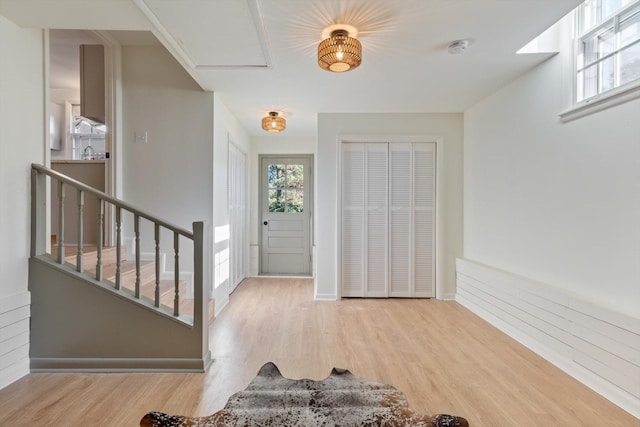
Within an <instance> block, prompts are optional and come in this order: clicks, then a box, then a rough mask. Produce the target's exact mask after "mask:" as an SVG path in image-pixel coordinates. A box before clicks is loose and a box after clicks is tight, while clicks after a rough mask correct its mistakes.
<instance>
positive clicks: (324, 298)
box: [313, 294, 338, 301]
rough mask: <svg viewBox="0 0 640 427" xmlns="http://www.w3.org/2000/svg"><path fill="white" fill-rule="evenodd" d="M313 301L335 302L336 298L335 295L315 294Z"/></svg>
mask: <svg viewBox="0 0 640 427" xmlns="http://www.w3.org/2000/svg"><path fill="white" fill-rule="evenodd" d="M313 299H314V300H316V301H337V300H338V296H337V295H336V294H315V295H314V297H313Z"/></svg>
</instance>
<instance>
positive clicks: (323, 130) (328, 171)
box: [315, 113, 463, 299]
mask: <svg viewBox="0 0 640 427" xmlns="http://www.w3.org/2000/svg"><path fill="white" fill-rule="evenodd" d="M349 134H359V135H362V134H368V135H387V136H438V137H441V138H442V141H443V142H442V146H440V147H438V156H440V160H443V169H444V170H443V171H441V172H442V174H443V181H444V182H441V183H440V184H441V185H442V187H443V188H444V193H445V194H443V195H440V197H441V201H442V203H443V204H444V206H441V207H440V208H441V209H442V212H443V213H444V215H443V218H441V220H442V221H443V222H444V224H441V225H442V227H443V229H444V236H441V237H442V239H443V248H442V249H443V252H444V259H443V260H441V262H442V264H443V270H444V271H438V272H436V274H440V275H442V283H443V294H442V295H439V297H441V298H442V297H444V298H452V297H453V295H454V292H455V259H456V257H458V256H460V255H461V254H462V158H463V153H462V147H463V116H462V114H457V113H452V114H429V113H414V114H319V115H318V141H317V147H316V153H317V155H316V181H315V182H316V204H315V205H316V219H317V220H316V230H315V235H316V254H317V267H316V281H315V296H316V298H321V299H334V298H336V296H337V283H339V281H338V277H337V246H336V245H337V240H338V233H337V229H336V227H337V224H336V223H337V221H336V220H337V209H338V203H337V198H336V195H337V194H338V188H337V174H338V168H337V166H338V155H339V150H340V135H349Z"/></svg>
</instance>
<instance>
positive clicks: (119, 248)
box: [115, 206, 122, 289]
mask: <svg viewBox="0 0 640 427" xmlns="http://www.w3.org/2000/svg"><path fill="white" fill-rule="evenodd" d="M121 215H122V214H121V211H120V206H116V279H115V280H116V289H120V288H121V287H122V284H121V283H120V274H121V273H120V260H121V256H122V254H121V251H122V218H121Z"/></svg>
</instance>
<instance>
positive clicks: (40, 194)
mask: <svg viewBox="0 0 640 427" xmlns="http://www.w3.org/2000/svg"><path fill="white" fill-rule="evenodd" d="M47 176H48V177H51V179H52V185H53V180H55V181H56V185H57V186H58V202H59V203H58V210H59V212H58V236H57V239H56V244H57V256H56V261H57V263H59V264H64V263H65V244H64V203H65V193H66V187H70V188H71V189H75V191H76V194H77V211H78V224H77V232H78V243H77V250H78V253H77V256H76V267H75V269H76V271H77V272H78V273H84V268H85V265H84V264H85V263H84V260H83V256H84V253H83V243H82V242H83V232H84V223H83V222H84V219H83V210H84V200H85V194H90V195H92V196H94V197H95V198H96V200H97V204H98V206H97V207H98V214H97V218H96V221H97V225H98V227H97V236H96V238H97V239H96V241H97V254H96V272H95V279H96V280H97V281H102V282H104V281H103V277H102V276H103V270H102V267H103V266H102V243H103V241H104V236H103V227H102V225H103V222H104V210H105V204H111V205H112V206H113V207H114V208H115V234H116V236H115V237H116V266H115V267H116V268H115V280H114V286H113V288H114V290H120V289H121V286H122V279H121V261H122V259H121V255H122V254H121V249H120V248H121V245H122V210H125V211H127V212H129V213H131V214H133V218H134V234H135V254H136V255H135V269H136V272H135V274H136V276H135V290H134V296H135V298H137V299H140V298H141V292H140V218H143V219H145V220H148V221H150V222H151V223H152V224H153V225H154V239H155V261H156V268H155V292H154V306H155V307H157V308H159V307H160V269H159V265H160V262H159V261H160V230H161V229H167V230H169V231H171V232H172V233H173V251H174V257H175V267H174V270H175V274H174V289H175V296H174V300H173V315H174V316H176V317H178V316H180V298H181V296H180V290H179V282H180V272H179V258H180V250H179V244H178V242H179V240H180V236H183V237H186V238H187V239H189V240H191V241H193V257H194V259H193V268H194V272H193V273H194V274H193V299H194V301H193V302H194V311H193V325H194V326H195V325H196V324H197V326H204V325H206V324H207V317H208V314H207V313H206V307H207V304H208V292H205V288H204V272H205V271H208V269H205V262H206V259H207V258H206V257H205V256H204V250H205V246H204V236H205V233H206V231H205V227H206V225H207V224H206V223H205V222H194V223H193V231H188V230H186V229H184V228H181V227H178V226H175V225H173V224H170V223H169V222H167V221H164V220H162V219H160V218H157V217H156V216H154V215H151V214H149V213H147V212H144V211H142V210H140V209H138V208H136V207H134V206H132V205H131V204H128V203H126V202H124V201H122V200H119V199H116V198H114V197H111V196H109V195H108V194H105V193H103V192H101V191H99V190H96V189H94V188H92V187H90V186H88V185H86V184H83V183H82V182H79V181H77V180H75V179H73V178H70V177H68V176H66V175H63V174H61V173H59V172H56V171H54V170H52V169H49V168H46V167H44V166H41V165H38V164H32V165H31V256H32V257H35V256H39V255H43V254H45V252H46V239H47V236H46V234H47V233H46V228H47V227H46V218H47V215H46V188H47V185H46V177H47ZM85 274H86V273H85ZM205 298H207V301H205Z"/></svg>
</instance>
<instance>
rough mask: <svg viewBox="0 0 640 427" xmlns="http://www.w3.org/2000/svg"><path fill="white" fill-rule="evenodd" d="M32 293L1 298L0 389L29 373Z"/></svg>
mask: <svg viewBox="0 0 640 427" xmlns="http://www.w3.org/2000/svg"><path fill="white" fill-rule="evenodd" d="M30 317H31V293H30V292H22V293H19V294H14V295H9V296H5V297H0V389H2V388H4V387H6V386H8V385H9V384H11V383H12V382H14V381H16V380H18V379H20V378H22V377H23V376H25V375H27V374H28V373H29V319H30Z"/></svg>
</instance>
